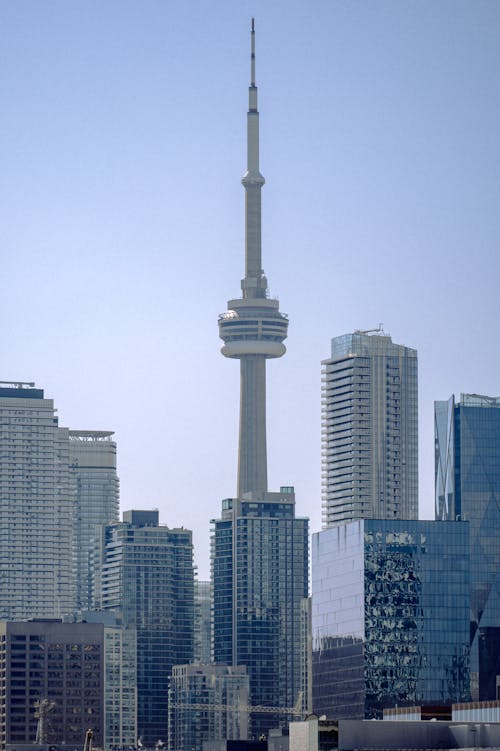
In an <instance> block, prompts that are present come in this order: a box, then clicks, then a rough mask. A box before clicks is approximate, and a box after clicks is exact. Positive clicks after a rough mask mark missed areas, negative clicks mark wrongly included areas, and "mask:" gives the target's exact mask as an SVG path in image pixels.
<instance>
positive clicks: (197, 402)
mask: <svg viewBox="0 0 500 751" xmlns="http://www.w3.org/2000/svg"><path fill="white" fill-rule="evenodd" d="M252 15H255V17H256V29H257V81H258V84H259V104H260V111H261V165H262V172H263V174H264V176H265V177H266V181H267V183H266V186H265V188H264V190H263V265H264V269H265V271H266V274H267V276H268V279H269V283H270V288H271V292H272V293H273V294H276V295H278V296H279V298H280V307H281V309H282V311H284V312H287V313H288V314H289V316H290V331H289V338H288V342H287V344H288V353H287V355H286V356H285V357H284V358H282V359H281V360H279V361H275V362H272V363H270V364H269V367H268V374H269V375H268V454H269V475H270V486H271V489H277V488H278V487H279V486H280V485H288V484H293V485H295V487H296V491H297V510H298V513H299V514H301V515H309V516H310V518H311V527H312V530H317V529H319V527H320V515H321V497H320V496H321V493H320V361H321V360H322V359H324V358H326V357H328V355H329V347H330V339H331V337H333V336H336V335H338V334H343V333H346V332H349V331H353V330H354V329H356V328H372V327H376V326H377V325H378V323H379V322H383V323H384V326H385V329H386V331H388V332H389V333H391V335H392V337H393V339H394V340H395V341H396V342H398V343H403V344H406V345H408V346H412V347H416V348H417V349H418V352H419V367H420V508H421V516H422V517H424V518H432V516H433V475H434V467H433V461H434V458H433V454H434V446H433V440H434V439H433V400H434V399H445V398H448V396H449V395H450V394H451V393H453V392H455V393H457V394H458V393H460V392H461V391H466V392H467V391H469V392H479V393H486V394H490V395H498V394H500V382H499V381H500V377H499V373H500V367H499V366H500V356H499V351H500V347H499V338H500V337H499V323H500V321H499V318H500V305H499V287H500V267H499V237H500V210H499V206H500V203H499V198H500V188H499V186H500V180H499V177H500V96H499V94H500V91H499V89H500V84H499V81H500V3H499V2H498V1H497V0H470V1H469V2H464V1H463V0H439V1H437V0H419V1H418V2H417V1H416V0H405V1H404V2H403V1H402V0H365V1H364V2H359V1H357V0H351V1H349V2H347V1H346V0H343V1H342V2H340V1H335V0H317V1H316V2H311V3H306V2H297V0H287V2H284V0H273V2H264V0H255V1H254V2H248V1H247V0H242V1H240V2H234V0H231V1H229V0H226V1H218V0H215V1H214V2H211V3H209V2H206V0H205V1H202V0H192V1H191V2H186V3H172V2H167V0H162V1H161V2H159V1H154V2H153V1H150V0H141V1H140V2H139V1H134V2H131V1H129V0H120V1H117V0H107V1H106V2H101V0H99V2H97V0H86V1H85V2H83V1H80V2H76V0H75V2H67V1H66V0H47V1H46V2H39V1H37V0H31V1H30V2H25V1H24V0H10V2H9V1H8V0H6V1H5V2H3V3H2V4H1V5H0V23H1V28H2V42H1V45H0V49H1V52H0V55H1V60H0V94H1V101H2V108H1V109H2V115H1V118H0V149H1V154H0V161H1V165H2V167H1V171H0V210H1V219H0V253H1V266H0V269H1V272H0V279H1V295H0V313H1V316H2V322H3V327H2V338H1V347H0V380H7V379H20V380H34V381H36V383H37V385H38V386H40V387H43V388H44V389H45V391H46V395H47V396H50V397H53V398H54V399H55V401H56V405H57V407H58V409H59V416H60V424H61V425H65V426H69V427H72V428H95V429H114V430H115V431H116V439H117V441H118V446H119V473H120V477H121V496H122V509H127V508H133V507H136V508H151V507H158V508H159V509H160V518H161V520H162V522H164V523H166V524H168V525H170V526H175V525H181V524H184V526H186V527H189V528H192V529H193V530H194V540H195V546H196V555H197V560H198V563H199V567H200V574H201V575H202V576H204V577H205V576H208V570H209V565H208V536H209V520H210V518H213V517H216V516H217V515H218V514H219V510H220V500H221V499H222V498H225V497H228V496H231V495H233V494H234V492H235V487H236V450H237V421H238V399H239V369H238V364H237V363H236V362H231V361H228V360H226V359H224V358H223V357H222V356H221V355H220V353H219V346H220V341H219V339H218V336H217V315H218V313H220V312H222V311H223V310H225V308H226V301H227V300H228V299H229V298H231V297H234V296H237V295H238V294H239V282H240V279H241V277H242V275H243V200H244V195H243V189H242V187H241V185H240V178H241V175H242V174H243V171H244V167H245V113H246V107H247V86H248V79H249V60H248V58H249V26H250V18H251V16H252Z"/></svg>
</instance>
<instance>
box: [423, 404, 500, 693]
mask: <svg viewBox="0 0 500 751" xmlns="http://www.w3.org/2000/svg"><path fill="white" fill-rule="evenodd" d="M435 439H436V467H435V469H436V471H435V477H436V518H437V519H457V518H461V519H466V520H467V521H468V522H469V526H470V634H471V693H472V698H473V699H474V700H488V699H496V698H497V691H498V689H497V685H496V684H497V676H499V677H500V398H493V397H487V396H479V395H476V394H462V395H461V399H460V402H459V403H455V399H454V397H451V398H450V399H449V400H448V401H446V402H435Z"/></svg>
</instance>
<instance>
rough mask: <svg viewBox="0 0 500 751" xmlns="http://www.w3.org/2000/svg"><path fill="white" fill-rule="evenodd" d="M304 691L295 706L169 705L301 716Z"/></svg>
mask: <svg viewBox="0 0 500 751" xmlns="http://www.w3.org/2000/svg"><path fill="white" fill-rule="evenodd" d="M302 696H303V692H302V691H299V695H298V696H297V701H296V702H295V706H294V707H265V706H262V705H261V704H257V705H256V706H250V705H247V704H237V705H234V704H208V703H207V704H200V703H192V704H191V703H190V702H170V703H169V707H171V708H172V709H199V710H201V711H205V712H249V713H252V714H291V715H294V716H295V717H300V716H302V714H303V709H302Z"/></svg>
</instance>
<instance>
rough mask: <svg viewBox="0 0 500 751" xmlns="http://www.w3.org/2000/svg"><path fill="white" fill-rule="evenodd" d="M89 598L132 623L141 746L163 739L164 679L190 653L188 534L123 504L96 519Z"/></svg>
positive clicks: (190, 557) (165, 716)
mask: <svg viewBox="0 0 500 751" xmlns="http://www.w3.org/2000/svg"><path fill="white" fill-rule="evenodd" d="M94 604H95V607H96V608H97V609H102V610H113V611H118V612H119V613H121V615H122V619H123V624H124V626H135V627H136V629H137V726H138V733H139V735H140V736H141V738H142V741H143V743H144V745H146V746H150V745H154V744H155V743H156V742H157V741H158V740H162V741H163V743H166V741H167V731H168V728H167V725H168V714H167V710H168V680H169V677H170V672H171V670H172V666H173V665H180V664H183V663H187V662H190V661H191V660H192V659H193V642H194V568H193V545H192V535H191V532H190V531H189V530H187V529H169V527H166V526H160V524H159V521H158V511H126V512H124V514H123V522H118V523H115V524H108V525H102V526H101V527H100V534H99V542H98V546H97V551H96V557H95V580H94Z"/></svg>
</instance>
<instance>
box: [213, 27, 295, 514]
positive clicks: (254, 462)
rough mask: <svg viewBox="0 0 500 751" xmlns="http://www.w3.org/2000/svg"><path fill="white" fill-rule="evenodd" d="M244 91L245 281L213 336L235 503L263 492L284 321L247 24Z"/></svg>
mask: <svg viewBox="0 0 500 751" xmlns="http://www.w3.org/2000/svg"><path fill="white" fill-rule="evenodd" d="M250 71H251V74H250V86H249V89H248V113H247V169H246V172H245V174H244V175H243V178H242V180H241V182H242V184H243V187H244V189H245V277H244V279H242V281H241V297H239V298H237V299H235V300H229V301H228V304H227V312H226V313H222V314H221V315H220V316H219V336H220V338H221V339H222V340H223V341H224V345H223V347H222V348H221V352H222V354H223V355H225V357H231V358H233V359H236V360H239V361H240V373H241V386H240V434H239V450H238V498H243V497H246V498H255V499H258V498H261V499H262V498H264V494H266V493H267V449H266V360H268V359H271V358H274V357H281V356H282V355H284V354H285V352H286V348H285V345H284V344H283V341H284V340H285V339H286V336H287V330H288V318H287V316H286V315H283V314H282V313H280V311H279V303H278V300H273V299H272V298H270V297H269V293H268V287H267V279H266V277H265V275H264V271H263V269H262V241H261V190H262V186H263V185H264V182H265V180H264V178H263V176H262V175H261V172H260V169H259V111H258V108H257V86H256V85H255V26H254V20H253V19H252V31H251V63H250Z"/></svg>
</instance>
